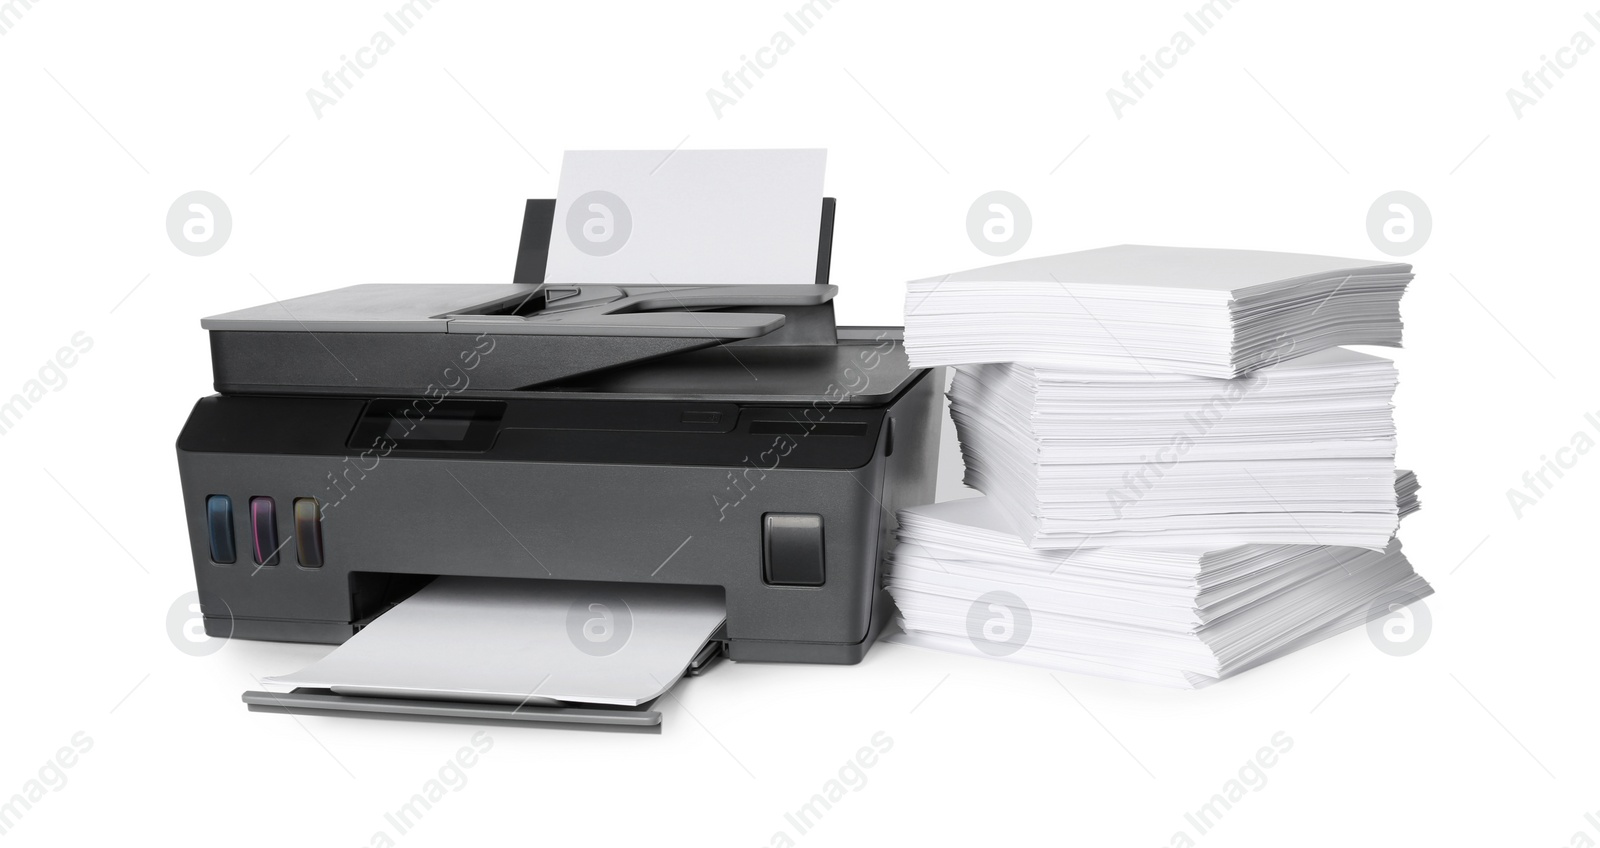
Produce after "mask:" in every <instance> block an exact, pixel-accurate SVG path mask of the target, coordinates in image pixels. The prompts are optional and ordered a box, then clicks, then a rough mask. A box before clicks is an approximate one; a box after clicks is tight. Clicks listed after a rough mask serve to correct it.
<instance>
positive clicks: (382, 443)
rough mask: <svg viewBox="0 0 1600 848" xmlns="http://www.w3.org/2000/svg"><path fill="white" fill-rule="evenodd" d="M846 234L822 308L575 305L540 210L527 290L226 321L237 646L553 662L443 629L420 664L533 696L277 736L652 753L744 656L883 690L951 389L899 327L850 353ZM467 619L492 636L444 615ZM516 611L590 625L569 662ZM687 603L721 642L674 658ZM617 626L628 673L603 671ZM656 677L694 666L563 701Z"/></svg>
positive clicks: (195, 479) (792, 301) (204, 551)
mask: <svg viewBox="0 0 1600 848" xmlns="http://www.w3.org/2000/svg"><path fill="white" fill-rule="evenodd" d="M569 155H570V154H569ZM833 216H834V201H833V200H832V199H831V198H827V199H822V202H821V220H820V227H819V228H818V233H819V238H818V240H817V245H816V260H815V261H816V267H815V283H814V284H799V285H795V284H784V285H763V284H759V283H752V284H745V285H692V284H691V285H680V284H670V285H657V284H649V285H641V284H632V283H628V284H591V283H582V284H565V283H557V282H547V281H546V279H545V277H546V273H545V272H546V262H547V255H548V253H549V249H550V243H551V241H552V238H565V237H566V233H565V232H564V231H563V229H562V227H561V226H560V225H559V222H558V221H557V202H556V201H554V200H530V201H528V203H527V209H526V213H525V219H524V223H523V231H522V240H521V246H520V249H519V251H518V255H517V264H516V272H515V281H514V282H513V283H512V284H509V285H468V284H445V285H431V284H398V285H357V286H351V287H348V288H342V289H337V290H334V291H328V292H324V293H321V294H315V295H310V296H306V297H298V298H294V299H290V300H285V301H282V302H277V303H271V304H266V305H262V306H257V307H253V308H250V309H244V310H240V311H237V312H230V313H226V314H222V315H216V316H213V317H210V318H206V319H204V321H202V324H201V326H202V327H203V328H204V329H205V330H207V331H208V332H209V334H210V344H211V360H212V368H213V376H214V380H215V388H216V391H217V392H218V393H217V394H215V395H212V396H210V397H206V398H203V399H201V400H200V401H199V402H198V403H197V404H195V407H194V410H193V412H192V413H191V414H190V415H189V418H188V421H187V423H186V424H185V425H184V427H183V431H182V433H181V434H180V435H179V437H178V443H177V449H178V467H179V473H180V475H181V477H182V484H183V498H184V505H185V508H186V512H187V515H188V529H189V542H190V548H191V550H192V552H193V556H194V565H195V578H196V582H197V584H198V589H199V596H200V601H201V606H202V611H203V614H204V620H205V630H206V633H207V634H208V635H210V636H212V637H231V638H243V639H259V640H273V641H287V642H315V643H326V644H340V643H347V640H350V641H349V642H348V643H347V644H346V645H345V647H343V648H339V649H336V651H335V653H337V652H339V651H342V650H345V649H346V648H350V649H354V647H355V643H356V642H359V641H361V640H362V639H363V638H365V636H366V635H367V634H366V633H365V631H366V630H367V629H368V628H371V630H372V635H373V636H374V642H375V643H376V637H377V636H378V634H379V625H383V624H384V623H385V621H386V619H385V616H389V615H392V616H394V621H395V622H397V624H396V627H398V626H399V623H400V622H402V620H403V621H404V623H405V624H407V625H408V626H414V627H418V628H426V627H429V626H437V622H441V621H457V620H459V621H465V622H469V623H472V622H476V621H478V620H480V619H482V620H488V619H494V617H495V615H502V617H503V618H504V620H505V622H506V626H507V627H511V628H515V627H518V626H521V625H523V624H526V625H527V627H528V628H530V629H529V630H528V632H529V633H534V632H538V633H544V634H545V636H544V637H528V638H529V639H532V640H533V642H534V644H528V645H524V644H520V643H519V644H518V645H516V650H514V651H513V650H510V647H511V646H510V645H509V644H508V645H507V650H506V652H505V656H504V657H501V658H499V659H498V660H497V659H496V656H495V654H496V652H497V651H498V650H499V649H500V647H501V646H500V645H498V644H494V643H491V644H484V645H483V646H482V650H481V651H475V650H471V649H470V648H466V649H462V648H460V647H451V646H449V645H447V644H442V643H441V637H440V636H439V635H438V634H437V633H435V634H433V635H426V631H425V630H423V631H419V632H421V633H423V634H424V635H418V634H417V633H412V634H410V635H408V636H405V637H403V638H401V640H400V641H399V642H398V643H397V644H400V645H409V646H410V647H406V648H404V649H403V650H405V651H411V652H413V653H411V654H410V655H408V656H406V657H403V658H401V659H400V661H399V662H400V664H402V665H407V666H416V665H427V664H429V663H435V664H438V665H439V666H440V668H441V669H444V670H445V671H446V672H448V673H455V674H460V673H462V672H461V668H462V667H464V666H471V665H478V664H485V663H488V664H494V663H495V662H497V661H498V662H499V664H500V665H501V666H505V665H507V664H512V665H517V664H525V666H526V667H519V668H516V669H515V672H516V673H518V674H521V675H522V676H524V677H526V678H527V683H526V686H527V687H531V688H527V689H526V690H517V689H501V690H493V689H492V687H488V686H484V687H477V686H476V684H472V685H470V686H467V687H465V688H466V689H476V688H482V689H483V691H484V692H485V693H486V694H485V696H484V697H482V698H481V699H480V698H479V697H473V696H460V695H452V694H450V691H447V690H434V689H430V688H429V687H427V686H420V687H419V686H413V685H410V684H401V683H395V684H392V685H391V684H389V683H386V682H382V681H379V682H377V683H374V682H371V681H368V682H366V683H360V682H359V681H358V682H353V683H349V684H348V685H345V686H340V685H338V681H337V680H335V681H333V682H332V683H331V684H330V685H328V686H300V687H298V688H295V689H294V690H293V691H290V692H284V693H273V692H247V693H245V695H244V699H245V701H246V702H247V703H248V704H249V705H250V708H251V709H253V710H259V711H276V712H291V713H313V714H368V715H372V714H377V715H382V714H394V715H409V716H431V717H441V718H446V719H455V720H474V721H479V720H482V721H532V722H560V723H568V724H579V725H584V724H587V725H605V726H627V727H633V728H635V729H650V728H652V727H655V726H659V724H660V715H659V713H657V712H656V711H655V710H653V709H651V706H652V701H653V699H654V697H655V696H656V695H659V694H661V693H663V692H665V691H666V687H668V686H670V685H672V683H673V682H674V681H676V680H677V679H678V678H679V677H681V676H682V675H683V674H685V673H687V674H694V673H698V672H699V671H701V670H703V669H704V668H706V667H707V666H708V665H709V664H710V663H712V662H713V661H714V660H716V659H717V658H718V657H726V658H729V659H732V660H735V661H744V660H748V661H759V662H806V663H856V662H859V661H860V660H861V659H862V657H863V655H864V654H865V653H866V651H867V649H868V648H869V647H870V646H871V645H872V643H873V641H874V640H875V639H876V638H877V636H878V634H879V631H880V629H881V628H882V627H883V625H884V623H885V621H886V620H887V619H888V618H889V616H890V613H891V601H890V599H889V596H888V594H887V593H886V592H885V591H884V589H883V580H884V556H883V555H884V552H885V551H886V550H887V548H888V546H889V545H890V544H891V542H892V533H893V531H894V529H895V520H894V516H895V511H896V510H897V509H899V508H901V507H905V506H912V505H917V504H923V503H928V502H931V501H932V500H933V496H934V488H933V487H934V474H935V467H936V461H935V457H936V452H937V443H938V433H939V412H940V393H941V391H942V389H943V374H942V373H939V371H938V370H937V369H932V370H930V369H913V368H910V367H909V366H908V364H907V359H906V355H905V352H904V350H903V349H902V345H901V341H900V339H901V330H900V328H898V327H835V323H834V311H833V298H834V296H835V294H836V292H837V289H836V287H835V286H832V285H829V284H828V272H829V260H830V252H831V243H832V230H833ZM638 225H639V224H638V223H637V222H636V224H635V226H638ZM552 229H554V230H555V232H556V233H557V235H556V236H554V237H553V236H552ZM475 581H476V582H475ZM446 583H448V584H449V585H450V586H451V587H452V588H451V589H450V593H454V594H451V596H450V597H449V598H446V597H444V595H445V594H446V593H445V592H444V590H443V589H440V590H439V591H438V592H436V593H435V597H433V598H431V599H430V598H428V597H427V593H428V592H429V591H430V588H429V587H430V585H434V586H435V587H436V588H437V587H438V586H442V585H444V584H446ZM475 589H477V590H480V591H478V593H477V595H476V596H475V595H473V591H474V590H475ZM462 593H465V594H462ZM574 593H576V594H574ZM585 593H595V594H594V597H600V598H610V599H613V600H611V601H604V600H602V601H596V602H593V603H585V601H586V599H587V597H588V596H587V595H586V594H585ZM463 597H465V598H468V599H469V600H468V602H469V603H470V602H471V601H470V599H471V598H473V597H484V598H487V599H489V600H488V601H485V607H484V614H483V615H482V616H477V615H474V614H473V610H471V609H470V608H469V609H468V610H467V611H466V616H465V617H464V618H458V619H452V618H450V617H449V613H447V612H440V609H439V608H438V607H437V605H439V604H448V603H456V602H460V601H461V599H462V598H463ZM641 597H643V598H644V600H643V601H640V600H636V599H638V598H641ZM410 599H415V602H416V603H417V609H416V610H415V611H414V612H407V613H405V615H409V616H410V618H404V616H403V615H402V612H401V611H402V610H406V609H407V608H408V604H409V603H411V602H412V601H411V600H410ZM507 599H511V600H507ZM518 599H521V600H526V601H527V602H529V603H531V604H535V605H537V604H539V603H541V602H545V603H546V605H547V606H548V602H550V599H558V600H559V602H560V604H562V606H561V607H560V608H559V609H558V610H557V611H556V612H557V613H561V614H563V615H565V614H566V613H567V612H568V611H569V607H570V608H571V609H572V610H576V611H577V614H578V615H579V618H577V619H574V618H572V617H570V616H568V617H567V618H566V619H565V620H566V621H567V622H568V627H567V629H566V630H565V633H563V632H562V631H561V630H560V629H552V628H554V627H555V626H554V625H551V626H549V627H546V626H545V625H544V624H543V623H537V625H536V622H535V621H534V619H536V618H539V615H540V614H536V613H532V612H530V613H527V614H526V615H524V614H522V613H519V612H517V611H516V610H515V609H509V608H506V609H502V608H501V607H500V606H495V605H497V604H500V603H501V602H502V601H504V602H505V603H511V601H512V600H518ZM574 599H575V600H574ZM424 600H429V601H430V602H433V603H435V604H436V607H435V608H430V609H428V610H424V609H423V606H422V602H423V601H424ZM680 603H682V604H685V605H690V604H692V605H695V606H696V609H697V610H703V609H710V610H712V615H711V617H710V618H703V619H699V620H700V621H702V622H711V623H710V624H709V625H708V626H709V627H710V628H712V629H709V632H708V631H707V630H700V631H694V629H693V627H690V628H688V631H687V632H689V635H688V637H687V638H688V639H689V640H690V642H692V644H690V643H689V642H685V643H684V644H687V645H689V647H688V649H687V650H686V651H685V650H683V649H682V648H681V647H679V648H674V649H672V650H668V648H671V646H670V645H665V640H668V638H669V637H670V638H671V639H677V640H679V641H682V640H683V639H684V638H685V633H684V632H678V631H672V627H675V626H677V624H676V623H675V622H677V619H675V618H674V616H675V615H676V614H677V613H678V612H679V611H678V610H676V609H675V608H674V607H675V606H676V605H678V604H680ZM575 604H576V605H575ZM490 606H494V609H495V610H496V611H491V610H490V609H489V607H490ZM619 606H620V607H621V609H618V608H617V607H619ZM508 609H509V611H507V610H508ZM456 612H457V613H459V612H460V611H459V610H457V611H456ZM683 612H685V614H687V613H688V612H689V611H688V610H687V609H685V610H683ZM591 613H592V615H590V614H591ZM554 615H555V613H551V614H550V615H547V616H545V617H546V618H549V617H551V616H554ZM618 615H623V616H631V617H632V621H631V622H628V623H627V626H628V627H631V631H632V632H631V636H630V634H628V633H624V634H623V636H624V637H625V638H627V639H628V641H627V642H626V644H623V645H621V646H620V647H619V648H618V649H617V650H615V651H614V652H599V653H597V652H596V651H594V650H591V648H592V646H586V645H585V644H583V640H584V638H589V637H590V636H591V635H592V634H593V633H604V632H607V631H606V628H610V627H612V626H613V625H614V623H615V622H614V618H613V617H614V616H618ZM440 616H442V617H440ZM646 616H655V617H656V619H659V620H650V621H646V620H644V619H645V617H646ZM496 620H498V619H496ZM540 620H541V621H542V620H543V619H540ZM540 627H543V628H544V629H543V630H539V629H538V628H540ZM574 628H577V629H574ZM584 628H589V629H584ZM663 628H665V629H664V630H663ZM669 631H671V632H669ZM652 633H665V634H666V635H664V636H662V639H663V640H664V641H663V642H662V643H661V644H657V645H652V644H648V641H649V639H650V638H651V634H652ZM578 634H581V638H580V635H578ZM523 635H524V636H526V634H523ZM569 636H570V637H571V638H570V640H569V639H568V638H567V637H569ZM546 637H549V638H548V643H546V644H538V642H539V640H540V639H545V638H546ZM491 638H496V639H498V638H500V637H491ZM518 638H523V637H520V636H519V637H518ZM405 639H410V640H412V641H411V642H406V641H405ZM372 647H374V648H375V647H376V644H374V646H372ZM652 651H654V652H656V653H658V654H660V653H663V652H665V653H673V651H676V654H675V655H674V656H672V657H662V656H653V657H647V659H648V661H649V662H651V663H656V664H657V665H658V666H659V664H660V663H661V662H663V661H666V662H667V663H669V664H671V665H673V668H672V669H671V671H670V674H668V675H667V676H665V677H663V676H662V673H661V672H658V671H649V674H651V675H652V677H653V678H654V679H656V680H657V681H658V682H659V683H661V684H662V685H661V687H659V688H660V691H659V692H657V691H655V689H656V687H645V689H644V690H640V691H641V692H642V694H639V693H636V694H635V695H628V696H623V697H618V698H608V697H594V698H587V699H586V698H583V697H581V696H582V694H583V693H582V691H580V690H581V689H582V686H581V685H576V684H575V687H576V688H572V689H571V690H570V691H571V692H577V693H578V696H577V697H573V698H571V699H569V698H568V695H569V694H570V692H569V690H567V689H562V690H560V691H556V692H554V694H551V690H550V689H549V688H539V687H538V686H535V684H536V683H539V681H540V678H541V676H542V675H543V676H549V675H550V674H559V673H562V672H563V671H570V672H572V673H573V674H576V675H578V677H576V678H573V679H581V680H588V679H589V678H588V677H584V675H592V674H595V673H597V672H596V671H595V669H596V668H598V669H599V672H598V673H602V674H612V673H613V672H615V673H617V674H621V673H622V672H616V671H615V669H617V668H619V667H620V666H618V665H607V663H612V664H618V663H626V662H628V661H629V653H630V652H635V653H638V652H646V653H648V652H652ZM430 652H431V653H433V654H436V656H429V653H430ZM602 654H603V655H602ZM641 662H644V661H643V660H641ZM585 663H587V664H589V665H588V666H586V667H585V668H582V669H578V668H576V667H577V666H580V665H583V664H585ZM546 664H550V665H553V666H555V667H559V668H556V669H554V670H552V669H549V668H546V667H545V666H546ZM569 665H570V666H573V668H568V666H569ZM502 670H503V669H502ZM308 671H310V670H309V669H308ZM403 671H406V672H408V673H409V672H412V671H415V669H414V668H408V669H403ZM637 671H638V669H634V670H633V672H637ZM633 672H629V673H633ZM291 677H292V676H291ZM342 679H343V678H340V680H342ZM324 682H326V681H324ZM541 685H543V684H541ZM600 688H604V687H600ZM519 692H521V693H522V694H523V697H521V698H517V697H514V696H516V695H518V693H519Z"/></svg>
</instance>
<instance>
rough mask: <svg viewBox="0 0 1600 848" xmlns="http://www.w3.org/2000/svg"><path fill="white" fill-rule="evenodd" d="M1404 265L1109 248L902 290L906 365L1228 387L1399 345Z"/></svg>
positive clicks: (1174, 249)
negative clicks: (1320, 359) (1112, 375)
mask: <svg viewBox="0 0 1600 848" xmlns="http://www.w3.org/2000/svg"><path fill="white" fill-rule="evenodd" d="M1411 278H1412V274H1411V266H1410V265H1407V264H1405V263H1399V262H1372V261H1367V260H1360V259H1340V258H1337V257H1331V256H1311V255H1306V254H1296V253H1271V252H1267V251H1259V250H1214V249H1204V248H1184V247H1148V246H1142V245H1122V246H1119V247H1106V248H1100V249H1098V250H1085V251H1081V252H1078V253H1065V254H1061V255H1058V256H1046V257H1042V258H1038V259H1026V260H1022V261H1019V262H1008V263H1005V264H1001V265H992V266H989V267H985V268H977V269H973V270H970V271H962V272H960V273H955V274H947V275H945V276H942V277H930V278H928V279H925V280H916V281H913V282H912V283H911V284H910V285H909V286H908V289H907V292H906V338H905V345H906V352H907V353H908V354H909V355H910V358H911V364H912V365H913V366H918V367H923V366H932V365H962V364H972V363H982V362H1028V363H1032V364H1037V365H1061V366H1066V367H1073V368H1080V367H1081V368H1092V369H1100V370H1106V369H1114V370H1120V371H1133V372H1137V373H1141V374H1193V375H1197V376H1204V377H1237V376H1239V375H1241V374H1245V373H1248V372H1249V371H1252V370H1254V369H1256V368H1260V367H1264V366H1267V365H1270V364H1272V363H1274V362H1277V361H1279V360H1281V359H1285V358H1288V357H1292V356H1300V355H1304V354H1307V353H1312V352H1315V351H1318V350H1322V349H1324V348H1328V347H1333V346H1336V345H1352V344H1375V345H1389V346H1396V347H1397V346H1399V344H1400V311H1399V302H1400V296H1401V294H1402V293H1404V291H1405V287H1406V283H1408V282H1410V280H1411Z"/></svg>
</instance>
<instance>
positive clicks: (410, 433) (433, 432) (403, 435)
mask: <svg viewBox="0 0 1600 848" xmlns="http://www.w3.org/2000/svg"><path fill="white" fill-rule="evenodd" d="M471 427H472V419H470V418H424V419H422V420H421V421H405V420H401V419H399V418H391V419H389V429H388V430H387V431H385V432H384V435H385V436H388V437H389V438H391V439H396V440H399V439H416V440H418V441H423V442H459V441H461V440H462V439H465V438H466V437H467V430H468V429H470V428H471Z"/></svg>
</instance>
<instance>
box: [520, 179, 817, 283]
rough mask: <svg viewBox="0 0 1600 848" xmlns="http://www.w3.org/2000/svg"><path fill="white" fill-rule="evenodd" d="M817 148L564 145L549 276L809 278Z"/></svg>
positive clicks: (559, 279) (556, 279)
mask: <svg viewBox="0 0 1600 848" xmlns="http://www.w3.org/2000/svg"><path fill="white" fill-rule="evenodd" d="M826 159H827V151H824V150H569V151H567V153H566V155H565V156H564V157H563V159H562V162H561V184H560V187H559V188H558V189H557V191H556V209H555V222H554V224H553V226H552V228H551V233H550V256H549V260H548V263H547V265H546V270H545V279H546V280H547V281H548V282H551V283H623V284H626V283H634V284H652V283H746V284H751V283H762V284H765V283H815V282H816V270H817V239H818V234H819V233H820V232H821V222H822V175H823V169H824V165H825V163H826Z"/></svg>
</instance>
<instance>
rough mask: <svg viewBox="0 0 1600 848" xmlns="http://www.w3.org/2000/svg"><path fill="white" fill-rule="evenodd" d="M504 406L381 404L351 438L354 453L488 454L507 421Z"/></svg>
mask: <svg viewBox="0 0 1600 848" xmlns="http://www.w3.org/2000/svg"><path fill="white" fill-rule="evenodd" d="M505 408H506V405H505V403H504V402H501V401H481V400H454V399H452V400H438V401H435V400H431V399H427V398H376V399H374V400H371V401H368V402H367V406H366V408H365V409H364V410H362V412H361V417H360V419H359V420H357V422H356V426H355V428H354V430H353V431H352V432H351V433H350V441H349V442H348V443H347V444H348V446H349V447H350V448H352V449H355V450H364V449H378V450H382V451H384V452H385V453H387V452H388V451H389V450H403V451H484V450H488V449H489V447H490V446H491V445H493V444H494V437H495V434H496V432H498V430H499V428H500V419H501V418H502V417H503V416H504V415H505Z"/></svg>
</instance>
